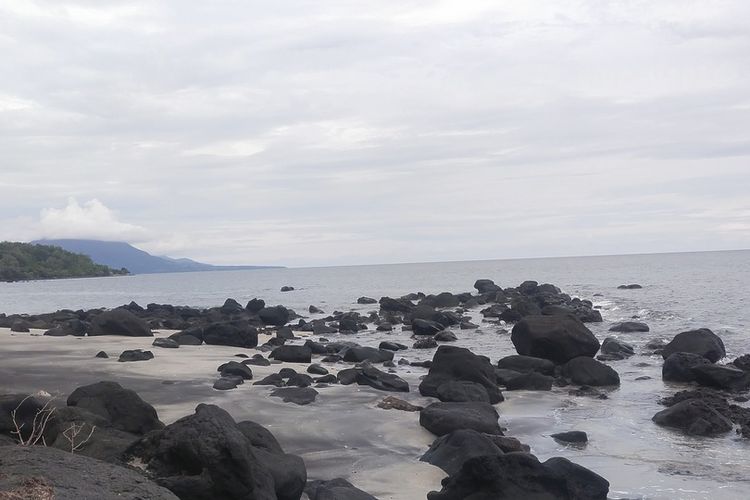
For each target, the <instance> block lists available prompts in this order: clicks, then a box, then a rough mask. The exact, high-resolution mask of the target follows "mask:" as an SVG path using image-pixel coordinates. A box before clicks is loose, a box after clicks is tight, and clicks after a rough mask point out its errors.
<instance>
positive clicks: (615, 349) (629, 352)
mask: <svg viewBox="0 0 750 500" xmlns="http://www.w3.org/2000/svg"><path fill="white" fill-rule="evenodd" d="M601 352H602V353H603V354H609V355H612V356H615V358H617V359H624V358H629V357H630V356H633V355H634V354H635V349H633V346H632V345H630V344H627V343H625V342H623V341H621V340H617V339H614V338H612V337H607V338H605V339H604V342H602V351H601Z"/></svg>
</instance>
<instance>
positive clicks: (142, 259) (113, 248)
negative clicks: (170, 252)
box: [33, 239, 279, 274]
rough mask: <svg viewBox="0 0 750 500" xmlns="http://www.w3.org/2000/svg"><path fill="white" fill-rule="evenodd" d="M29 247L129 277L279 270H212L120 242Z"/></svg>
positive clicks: (63, 242)
mask: <svg viewBox="0 0 750 500" xmlns="http://www.w3.org/2000/svg"><path fill="white" fill-rule="evenodd" d="M33 243H37V244H40V245H53V246H56V247H60V248H62V249H64V250H67V251H69V252H75V253H78V254H83V255H87V256H89V257H91V260H93V261H94V262H96V263H97V264H102V265H105V266H109V267H112V268H116V269H119V268H123V267H124V268H126V269H127V270H128V271H130V272H131V273H133V274H151V273H183V272H194V271H228V270H231V271H234V270H242V269H267V268H272V267H279V266H214V265H212V264H204V263H202V262H196V261H194V260H191V259H172V258H170V257H159V256H156V255H151V254H150V253H148V252H145V251H143V250H141V249H139V248H136V247H134V246H132V245H130V244H129V243H125V242H122V241H100V240H81V239H59V240H38V241H34V242H33Z"/></svg>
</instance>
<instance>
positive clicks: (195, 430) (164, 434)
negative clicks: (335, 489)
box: [126, 404, 306, 500]
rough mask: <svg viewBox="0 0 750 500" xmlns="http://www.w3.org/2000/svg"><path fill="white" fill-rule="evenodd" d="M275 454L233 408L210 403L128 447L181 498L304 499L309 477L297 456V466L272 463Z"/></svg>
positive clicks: (159, 481)
mask: <svg viewBox="0 0 750 500" xmlns="http://www.w3.org/2000/svg"><path fill="white" fill-rule="evenodd" d="M259 450H262V451H265V452H267V453H262V452H260V453H259ZM269 454H272V455H277V456H278V453H277V452H273V451H272V450H271V449H269V448H268V447H259V449H256V447H255V446H253V442H252V438H248V437H247V436H246V435H245V434H244V433H243V429H242V428H241V427H240V426H238V425H237V424H236V423H235V421H234V419H232V417H231V416H230V415H229V413H227V412H226V411H224V410H223V409H221V408H219V407H218V406H214V405H205V404H200V405H198V406H197V407H196V409H195V413H194V414H193V415H189V416H187V417H183V418H181V419H179V420H177V421H176V422H174V423H173V424H170V425H168V426H167V427H165V428H164V429H163V430H161V431H159V432H152V433H150V434H148V435H146V436H145V437H144V438H142V439H140V440H139V441H138V442H136V443H134V444H133V445H132V446H131V447H130V448H129V449H128V451H127V452H126V455H127V456H128V457H130V458H133V459H138V460H140V461H141V462H142V463H143V464H144V465H145V468H146V471H147V472H148V473H149V474H150V475H151V476H152V477H155V478H156V481H157V482H158V483H159V484H161V485H163V486H165V487H166V488H169V489H170V490H171V491H173V492H174V493H175V494H177V496H179V497H180V499H181V500H206V499H208V498H247V499H251V498H252V499H259V500H261V499H262V500H273V499H276V498H278V499H283V500H292V499H299V498H300V496H301V495H302V488H303V486H304V483H305V481H306V474H305V473H304V468H303V467H301V466H302V464H301V463H300V462H298V461H296V463H295V464H293V465H294V467H293V468H292V469H285V467H288V466H289V465H290V464H288V463H286V460H279V461H275V460H273V461H270V462H269V461H268V458H269V456H268V455H269ZM276 467H278V468H279V470H277V471H276V473H275V472H274V468H276ZM292 470H294V471H295V472H293V473H292V474H291V477H290V476H289V475H288V473H289V472H290V471H292ZM303 474H304V475H303ZM279 478H281V479H282V481H281V482H280V483H279V482H277V479H279Z"/></svg>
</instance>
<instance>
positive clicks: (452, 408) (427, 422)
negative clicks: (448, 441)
mask: <svg viewBox="0 0 750 500" xmlns="http://www.w3.org/2000/svg"><path fill="white" fill-rule="evenodd" d="M498 418H499V417H498V414H497V410H495V408H494V407H493V406H492V405H491V404H489V403H480V402H465V403H432V404H431V405H429V406H427V407H426V408H425V409H423V410H422V411H421V412H419V424H420V425H421V426H422V427H424V428H425V429H427V430H428V431H430V432H432V433H433V434H435V435H436V436H443V435H445V434H448V433H450V432H453V431H456V430H460V429H473V430H475V431H477V432H483V433H486V434H502V430H501V429H500V425H499V424H498Z"/></svg>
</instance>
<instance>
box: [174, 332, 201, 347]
mask: <svg viewBox="0 0 750 500" xmlns="http://www.w3.org/2000/svg"><path fill="white" fill-rule="evenodd" d="M192 332H193V333H200V337H198V336H196V335H193V333H189V331H188V330H186V331H184V332H178V333H175V334H173V335H170V336H169V338H170V339H172V340H174V341H175V342H177V343H178V344H180V345H181V346H182V345H202V344H203V330H202V329H201V330H200V332H197V331H195V330H192Z"/></svg>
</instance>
